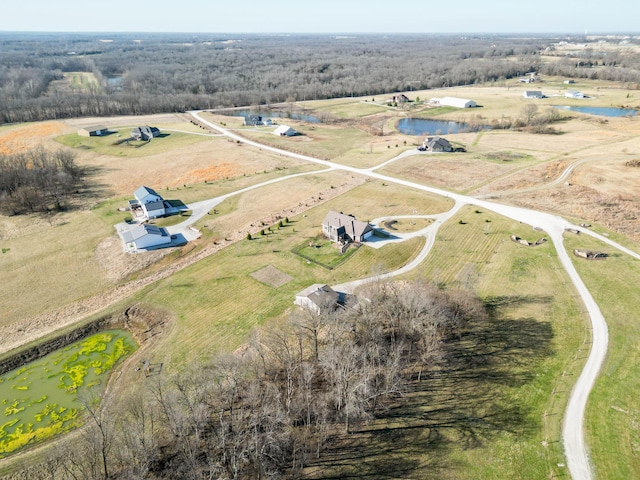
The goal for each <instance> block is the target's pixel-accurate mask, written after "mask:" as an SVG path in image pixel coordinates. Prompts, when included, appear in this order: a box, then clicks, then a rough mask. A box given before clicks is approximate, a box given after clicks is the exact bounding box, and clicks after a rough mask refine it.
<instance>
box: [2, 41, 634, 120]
mask: <svg viewBox="0 0 640 480" xmlns="http://www.w3.org/2000/svg"><path fill="white" fill-rule="evenodd" d="M557 40H559V39H555V38H542V37H540V38H524V37H522V38H519V37H506V36H498V35H487V36H482V37H480V36H478V37H473V36H471V37H461V36H459V35H437V36H436V35H390V36H383V35H358V36H354V37H348V36H344V37H335V36H329V35H291V36H275V35H234V36H233V38H231V37H221V36H219V35H213V34H211V35H206V34H199V35H193V34H192V35H186V34H183V35H179V34H165V35H159V34H135V35H133V34H113V35H109V36H108V37H105V36H104V35H103V34H100V35H98V34H36V33H33V34H26V33H25V34H18V33H14V34H3V35H0V123H15V122H24V121H35V120H45V119H57V118H69V117H81V116H93V115H98V116H102V115H115V114H144V113H158V112H176V111H185V110H189V109H208V108H215V107H230V106H246V105H264V104H270V103H278V102H284V101H295V100H313V99H323V98H332V97H344V96H360V95H377V94H380V93H383V92H401V91H409V90H418V89H426V88H438V87H448V86H456V85H468V84H475V83H483V82H493V81H500V80H504V79H508V78H512V77H517V76H519V75H523V74H525V73H526V72H529V71H540V70H541V69H542V71H543V73H556V74H565V75H569V74H570V75H573V76H589V77H592V76H595V75H597V78H613V77H615V79H620V78H624V79H625V81H636V82H637V81H639V76H640V74H639V73H638V69H635V70H634V68H635V67H636V66H637V65H638V64H640V58H637V57H619V56H616V55H613V56H610V57H596V56H592V57H591V58H585V59H584V60H582V61H580V62H575V61H574V60H572V59H567V61H564V60H563V61H560V62H557V63H554V64H553V65H549V66H544V67H543V65H541V63H540V58H539V52H540V50H541V49H543V48H545V47H546V46H548V45H549V44H551V43H552V42H554V41H557ZM594 65H605V66H606V67H607V69H605V70H598V71H597V72H596V71H595V70H594V69H591V68H590V67H593V66H594ZM546 69H548V72H547V71H546ZM69 72H87V73H91V74H92V75H93V76H94V77H95V81H94V82H86V83H81V82H79V83H78V84H77V85H71V86H72V87H73V88H68V87H64V86H63V85H62V84H63V83H64V82H62V84H61V82H59V81H60V80H61V79H63V78H64V75H65V73H67V74H68V73H69Z"/></svg>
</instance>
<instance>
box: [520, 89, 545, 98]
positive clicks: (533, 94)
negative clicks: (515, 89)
mask: <svg viewBox="0 0 640 480" xmlns="http://www.w3.org/2000/svg"><path fill="white" fill-rule="evenodd" d="M522 96H523V97H524V98H544V95H543V94H542V92H541V91H540V90H525V91H524V92H523V93H522Z"/></svg>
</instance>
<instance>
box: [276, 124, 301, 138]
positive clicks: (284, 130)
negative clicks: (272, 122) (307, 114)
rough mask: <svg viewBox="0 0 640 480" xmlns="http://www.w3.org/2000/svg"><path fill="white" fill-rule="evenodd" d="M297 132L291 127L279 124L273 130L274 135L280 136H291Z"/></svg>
mask: <svg viewBox="0 0 640 480" xmlns="http://www.w3.org/2000/svg"><path fill="white" fill-rule="evenodd" d="M297 133H298V132H296V131H295V130H294V129H293V128H291V127H290V126H288V125H280V126H278V128H276V129H275V130H274V131H273V134H274V135H279V136H281V137H293V136H294V135H296V134H297Z"/></svg>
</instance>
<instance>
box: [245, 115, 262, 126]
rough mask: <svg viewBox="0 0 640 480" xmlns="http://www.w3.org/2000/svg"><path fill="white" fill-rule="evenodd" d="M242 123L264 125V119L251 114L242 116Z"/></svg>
mask: <svg viewBox="0 0 640 480" xmlns="http://www.w3.org/2000/svg"><path fill="white" fill-rule="evenodd" d="M244 124H245V125H246V126H250V127H255V126H257V125H264V121H263V119H262V117H261V116H260V115H256V114H251V115H246V116H245V117H244Z"/></svg>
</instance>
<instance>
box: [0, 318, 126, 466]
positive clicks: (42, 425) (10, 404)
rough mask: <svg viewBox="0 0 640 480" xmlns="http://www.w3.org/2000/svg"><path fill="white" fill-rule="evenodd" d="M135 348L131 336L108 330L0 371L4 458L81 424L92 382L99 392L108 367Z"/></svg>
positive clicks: (0, 449) (0, 432) (0, 439)
mask: <svg viewBox="0 0 640 480" xmlns="http://www.w3.org/2000/svg"><path fill="white" fill-rule="evenodd" d="M135 349H136V343H135V341H134V340H133V337H132V336H131V335H130V334H129V333H128V332H125V331H122V330H108V331H103V332H100V333H97V334H95V335H91V336H89V337H87V338H85V339H83V340H80V341H78V342H75V343H72V344H70V345H67V346H66V347H64V348H62V349H60V350H57V351H55V352H52V353H50V354H49V355H46V356H44V357H42V358H40V359H39V360H35V361H33V362H31V363H28V364H27V365H24V366H22V367H20V368H19V369H17V370H12V371H10V372H7V373H5V374H4V375H1V376H0V402H1V403H2V405H1V406H0V458H2V457H4V456H6V455H7V454H8V453H10V452H13V451H15V450H18V449H19V448H21V447H24V446H25V445H32V444H33V443H37V442H41V441H43V440H46V439H48V438H51V437H53V436H54V435H57V434H59V433H64V432H67V431H69V430H71V429H72V428H75V427H77V426H79V425H80V424H81V423H82V422H81V420H80V419H79V415H80V413H81V412H82V410H83V405H82V403H81V402H79V401H78V396H79V395H81V394H83V393H85V392H88V391H89V388H92V387H93V388H98V389H99V391H98V392H92V393H96V394H101V393H102V389H103V388H104V386H105V384H106V380H107V378H108V377H109V373H110V372H111V370H112V369H113V367H114V366H115V365H116V364H117V363H118V361H119V360H120V359H122V358H123V357H125V356H127V355H129V354H130V353H132V352H133V351H134V350H135Z"/></svg>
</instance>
